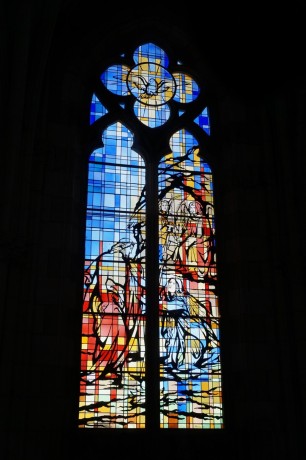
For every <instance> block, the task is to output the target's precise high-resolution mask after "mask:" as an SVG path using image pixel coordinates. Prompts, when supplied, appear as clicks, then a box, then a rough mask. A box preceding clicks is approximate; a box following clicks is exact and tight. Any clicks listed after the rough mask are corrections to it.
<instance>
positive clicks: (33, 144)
mask: <svg viewBox="0 0 306 460" xmlns="http://www.w3.org/2000/svg"><path fill="white" fill-rule="evenodd" d="M231 5H232V6H231V7H229V6H227V7H224V8H225V10H224V11H223V12H220V11H219V10H218V8H217V7H213V6H212V5H204V7H205V8H206V9H205V11H206V14H205V15H202V14H201V15H200V14H198V13H197V12H196V11H193V14H190V18H189V16H188V14H185V13H184V11H182V10H179V9H178V8H177V6H176V7H175V9H174V7H172V8H169V10H167V11H163V14H161V13H160V11H159V9H160V8H161V6H158V5H155V7H154V10H155V11H154V12H153V11H152V12H150V14H148V13H147V12H146V11H143V8H144V5H141V4H140V5H137V4H136V5H135V4H133V5H126V7H122V8H121V7H120V8H119V6H118V8H117V7H116V6H115V5H114V6H113V5H112V6H111V7H112V8H114V13H113V14H111V13H109V12H104V13H103V11H102V12H101V5H99V3H98V2H95V1H87V2H77V1H76V2H73V1H64V0H52V1H46V2H36V1H35V0H32V1H30V2H26V4H25V3H22V2H17V1H13V2H10V4H9V5H4V4H3V5H2V6H1V13H3V14H1V15H0V17H1V20H2V24H1V28H0V29H1V64H2V65H1V67H2V72H1V73H2V75H1V93H0V95H1V99H0V100H1V128H2V130H1V131H2V134H1V136H0V142H1V144H0V147H1V168H0V186H1V227H0V235H1V240H0V247H1V253H0V266H1V277H0V286H1V310H0V315H1V316H0V340H1V342H0V343H1V347H0V353H1V355H0V356H1V379H0V382H1V384H0V400H1V402H0V405H1V415H2V416H1V426H0V433H1V451H2V452H3V458H4V459H5V460H19V459H20V460H27V459H31V460H36V459H43V458H47V456H48V455H52V456H53V458H54V457H55V456H59V455H63V454H65V455H71V457H73V458H83V457H84V456H85V455H87V456H89V455H93V456H95V457H98V456H99V457H100V456H101V457H102V456H104V455H107V453H108V452H109V451H110V452H112V456H114V457H115V458H121V457H122V458H123V457H124V458H146V457H148V456H149V455H154V456H156V457H157V456H158V457H159V458H168V457H169V456H170V455H171V457H175V458H178V459H180V458H188V457H190V458H192V457H197V458H202V457H203V458H204V457H205V456H206V457H207V456H208V455H209V456H210V458H212V459H213V458H224V453H223V452H224V449H225V454H227V455H229V456H230V458H235V459H240V458H241V459H250V460H258V459H277V458H280V457H282V458H286V459H290V460H291V459H292V460H293V459H296V458H300V456H299V452H303V451H305V445H304V432H305V387H306V381H305V379H306V375H305V358H304V350H305V333H304V331H305V279H304V275H305V242H304V234H305V217H304V214H305V204H306V196H305V193H306V182H305V173H306V167H305V166H306V160H305V157H306V135H305V125H306V109H305V107H306V105H305V102H306V79H305V73H304V71H303V70H302V65H301V63H300V61H301V56H302V54H300V53H301V49H302V40H301V39H302V38H303V37H302V28H301V10H300V8H301V2H295V3H294V2H293V3H292V4H290V9H289V10H286V11H282V10H280V9H279V8H278V10H277V14H274V15H271V17H267V13H265V14H264V13H263V12H262V11H263V10H262V9H261V5H260V3H259V5H258V9H257V10H256V12H253V14H252V20H251V18H250V14H249V13H247V12H246V11H243V10H241V8H239V7H238V6H235V4H231ZM151 7H153V5H151ZM98 8H100V9H98ZM192 8H195V7H192ZM117 10H118V11H117ZM98 11H99V13H97V12H98ZM276 18H277V20H276ZM289 25H291V26H293V29H292V32H291V34H290V35H288V34H287V35H286V38H285V37H284V34H285V32H284V31H285V30H286V27H288V26H289ZM138 37H141V38H142V37H143V39H145V40H146V39H151V38H152V39H153V38H158V39H159V40H160V41H161V43H165V42H166V41H169V43H170V47H171V46H172V48H173V50H175V45H177V44H179V45H180V48H181V50H182V58H184V59H185V60H186V61H187V62H188V63H189V64H190V65H191V64H193V65H194V66H195V69H196V72H197V75H198V76H199V77H200V78H202V77H203V78H204V80H205V82H206V87H207V97H208V101H209V106H210V109H211V123H212V134H211V155H212V157H213V168H214V174H215V187H216V192H215V197H216V198H215V200H216V219H217V246H218V260H219V278H220V303H221V310H222V329H221V337H222V359H223V369H224V410H225V430H224V431H223V432H219V433H206V432H205V433H203V432H200V433H186V432H184V431H183V432H182V431H181V432H179V433H178V434H177V433H175V432H172V433H163V434H157V433H156V434H154V435H151V434H146V433H144V434H139V433H138V432H133V430H131V432H128V433H116V434H115V435H114V434H112V433H108V432H106V433H105V432H103V433H101V432H100V433H98V434H96V433H84V432H83V431H82V432H80V431H78V429H77V428H76V423H77V404H78V383H79V382H78V378H79V349H80V326H81V324H80V320H81V316H80V314H81V297H82V278H83V277H82V264H83V260H82V254H83V234H84V233H83V232H84V216H85V208H84V205H85V199H86V195H85V194H86V176H87V167H86V152H87V151H88V149H89V148H90V146H89V145H88V142H87V137H86V129H85V126H86V124H87V117H88V109H89V103H90V98H91V93H92V87H93V86H92V85H93V78H94V75H96V74H97V72H98V71H99V68H100V66H101V62H102V61H103V62H105V60H107V59H109V57H110V56H112V54H114V53H115V52H122V49H123V48H124V44H125V42H128V41H129V42H132V43H133V42H135V43H136V42H138ZM130 452H131V453H130ZM221 452H222V454H221Z"/></svg>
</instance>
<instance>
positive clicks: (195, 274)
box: [159, 130, 222, 428]
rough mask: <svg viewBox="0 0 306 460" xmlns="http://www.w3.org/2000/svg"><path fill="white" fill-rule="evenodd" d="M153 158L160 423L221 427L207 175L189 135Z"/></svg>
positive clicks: (212, 223)
mask: <svg viewBox="0 0 306 460" xmlns="http://www.w3.org/2000/svg"><path fill="white" fill-rule="evenodd" d="M171 150H172V152H171V153H169V154H168V155H166V156H164V157H163V158H162V160H161V161H160V164H159V261H160V262H159V272H160V306H159V311H160V360H161V364H160V410H161V414H160V426H161V427H162V428H220V427H222V406H221V399H222V394H221V369H220V345H219V309H218V297H217V293H216V282H217V271H216V251H215V249H216V248H215V221H214V201H213V182H212V174H211V170H210V167H209V166H208V164H207V163H205V162H204V161H203V160H202V159H201V158H200V156H199V148H198V147H197V144H196V140H195V139H194V138H193V137H192V136H191V135H190V134H189V133H187V132H186V131H185V130H182V131H180V132H178V133H176V135H175V136H173V138H172V139H171Z"/></svg>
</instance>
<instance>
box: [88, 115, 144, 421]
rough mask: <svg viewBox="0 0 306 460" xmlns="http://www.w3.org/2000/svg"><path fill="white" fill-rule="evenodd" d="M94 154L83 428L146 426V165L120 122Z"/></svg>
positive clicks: (90, 178)
mask: <svg viewBox="0 0 306 460" xmlns="http://www.w3.org/2000/svg"><path fill="white" fill-rule="evenodd" d="M103 142H104V147H103V148H100V149H96V150H95V151H94V152H93V153H92V154H91V156H90V160H89V171H88V197H87V222H86V254H85V279H84V302H83V323H82V358H81V394H80V426H83V427H105V428H115V427H116V428H123V427H125V428H143V427H144V415H143V412H144V408H143V405H144V397H145V396H144V390H145V388H144V372H145V368H144V366H145V355H144V351H145V350H144V331H145V282H144V281H145V248H144V241H145V197H144V185H145V169H144V163H143V160H142V159H141V157H140V156H139V155H138V154H137V153H135V152H134V151H133V150H132V149H131V145H132V136H131V133H130V132H129V131H128V130H127V129H126V128H125V127H124V126H123V125H122V124H121V123H116V124H114V125H112V126H110V127H109V128H108V129H107V130H106V131H105V133H104V138H103Z"/></svg>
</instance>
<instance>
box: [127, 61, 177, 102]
mask: <svg viewBox="0 0 306 460" xmlns="http://www.w3.org/2000/svg"><path fill="white" fill-rule="evenodd" d="M127 85H128V88H129V90H130V92H131V93H132V94H133V95H134V96H135V97H136V99H137V100H138V101H139V102H140V103H141V104H145V105H152V106H155V107H156V106H158V105H163V104H166V103H167V102H168V101H169V100H170V99H172V98H173V96H174V94H175V91H176V83H175V80H174V78H173V77H172V75H171V73H169V72H168V71H167V70H166V69H165V68H164V67H163V66H161V65H159V64H155V63H152V62H142V63H141V64H138V65H136V66H135V67H134V68H133V69H132V70H130V72H129V73H128V75H127Z"/></svg>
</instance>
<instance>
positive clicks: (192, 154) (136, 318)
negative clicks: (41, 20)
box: [79, 43, 223, 429]
mask: <svg viewBox="0 0 306 460" xmlns="http://www.w3.org/2000/svg"><path fill="white" fill-rule="evenodd" d="M131 57H132V60H131ZM117 59H118V64H114V65H112V66H110V67H108V68H106V69H105V70H104V71H103V72H102V74H101V76H100V83H99V85H100V86H99V85H98V87H97V90H96V91H95V93H94V94H93V96H92V101H91V108H90V113H89V118H90V124H91V128H92V132H93V133H94V134H93V135H94V136H96V134H97V133H99V136H100V143H99V145H96V147H95V148H94V149H93V151H92V152H91V154H90V157H89V162H88V194H87V220H86V238H85V264H84V296H83V313H82V344H81V379H80V399H79V403H80V404H79V406H80V411H79V426H80V427H85V428H139V429H141V428H146V427H147V426H149V424H150V423H149V422H150V420H148V418H149V417H151V416H152V414H153V413H159V420H158V421H157V423H158V425H159V427H160V429H169V428H184V429H187V428H188V429H190V428H201V429H212V428H222V427H223V409H222V384H221V383H222V374H221V360H220V329H219V321H220V312H219V305H218V295H217V282H218V277H217V265H216V236H215V220H214V189H213V176H212V171H211V168H210V165H209V162H208V161H207V159H206V149H205V138H207V137H208V136H209V135H210V119H209V111H208V108H207V107H205V106H204V107H203V106H201V104H200V105H198V106H197V108H196V109H195V108H194V106H193V103H194V101H196V100H198V99H200V98H201V88H200V86H199V85H198V83H197V82H196V81H195V79H194V78H193V77H192V75H191V73H190V74H189V73H188V74H185V72H182V71H181V63H180V62H176V63H175V62H171V60H170V59H169V57H168V55H167V54H166V53H165V51H164V50H162V49H161V48H159V47H158V46H156V45H155V44H153V43H145V44H142V45H141V46H139V47H138V48H136V49H135V50H131V55H129V52H127V54H126V55H121V56H118V57H117ZM132 61H133V65H131V62H132ZM170 64H171V66H170ZM170 69H171V70H170ZM189 112H190V114H189ZM184 120H186V123H187V124H188V129H187V127H185V126H184ZM160 127H163V128H164V129H163V130H162V131H161V130H160ZM177 127H179V128H178V129H177ZM155 234H156V235H158V236H157V238H154V235H155ZM148 261H150V264H149V262H148ZM152 280H153V282H151V281H152ZM154 280H157V281H156V282H154ZM152 318H153V319H156V321H154V320H153V321H152ZM155 325H156V328H155ZM152 327H153V329H154V330H153V331H152V330H151V328H152ZM148 328H150V329H148ZM152 353H157V354H158V356H155V358H154V359H153V360H152V359H151V355H152ZM155 361H156V362H158V363H159V367H158V368H156V369H157V371H155V370H153V371H152V370H151V369H150V368H149V367H150V366H151V363H152V362H155ZM154 372H155V374H154ZM149 373H150V377H152V375H153V377H154V379H153V380H154V381H155V380H156V382H159V383H158V384H157V385H158V391H157V392H155V393H154V394H153V395H152V394H150V395H148V388H152V383H151V380H152V379H150V381H149V380H148V375H149ZM157 395H159V396H157ZM152 396H153V401H152ZM154 398H155V399H156V400H155V399H154ZM149 399H150V405H152V404H153V405H156V407H157V408H158V410H157V411H154V410H153V411H148V406H149ZM150 425H152V424H150Z"/></svg>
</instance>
